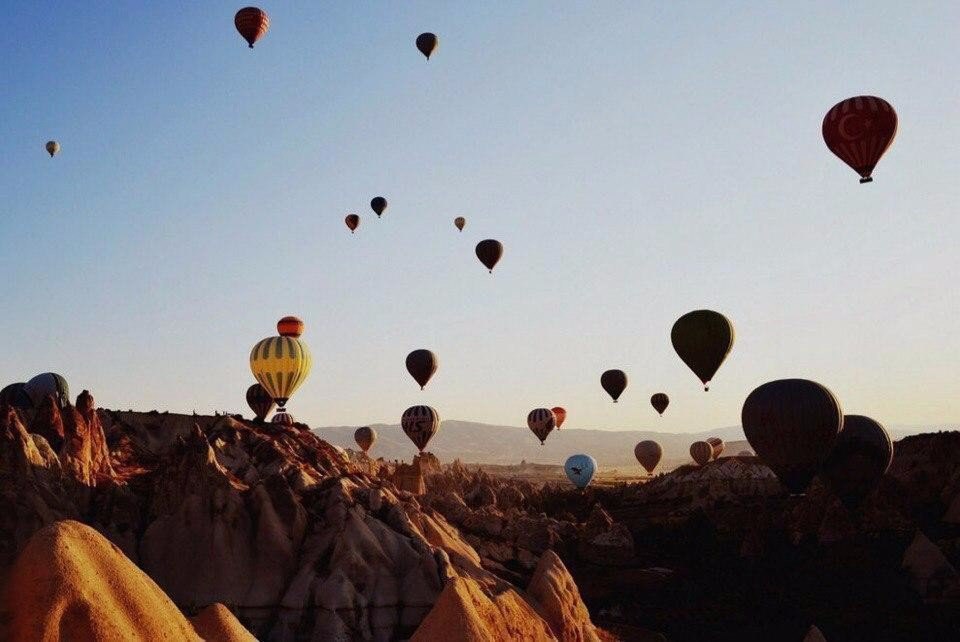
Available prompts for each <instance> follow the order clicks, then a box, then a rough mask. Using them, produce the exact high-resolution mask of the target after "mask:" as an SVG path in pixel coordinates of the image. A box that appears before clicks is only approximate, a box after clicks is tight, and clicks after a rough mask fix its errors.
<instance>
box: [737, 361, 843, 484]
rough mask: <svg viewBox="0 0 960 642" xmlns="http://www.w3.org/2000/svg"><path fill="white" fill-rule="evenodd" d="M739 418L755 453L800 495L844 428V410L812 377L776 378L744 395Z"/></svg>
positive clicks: (830, 393)
mask: <svg viewBox="0 0 960 642" xmlns="http://www.w3.org/2000/svg"><path fill="white" fill-rule="evenodd" d="M740 421H741V424H742V425H743V432H744V434H745V435H746V436H747V441H748V442H750V447H751V448H753V450H754V452H756V453H757V456H758V457H759V458H760V459H761V460H762V461H763V463H765V464H766V465H767V466H768V467H769V468H770V470H772V471H773V473H774V474H775V475H776V476H777V478H778V479H779V480H780V483H782V484H783V485H784V486H786V487H787V489H788V490H789V491H790V492H791V493H794V494H800V493H803V492H804V491H805V490H806V488H807V486H809V485H810V480H812V479H813V476H814V475H815V474H816V472H817V470H818V469H819V468H820V466H821V464H823V461H824V459H826V458H827V455H829V454H830V450H831V449H832V448H833V445H834V442H836V440H837V435H838V434H840V431H841V430H843V410H841V408H840V402H839V401H837V398H836V397H834V396H833V393H832V392H830V391H829V390H828V389H827V388H826V387H825V386H822V385H820V384H819V383H817V382H815V381H808V380H807V379H780V380H778V381H769V382H767V383H765V384H763V385H762V386H759V387H758V388H756V389H755V390H754V391H753V392H751V393H750V394H749V395H748V396H747V399H746V401H744V402H743V409H742V410H741V411H740Z"/></svg>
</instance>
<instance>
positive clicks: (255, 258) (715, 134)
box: [0, 1, 960, 431]
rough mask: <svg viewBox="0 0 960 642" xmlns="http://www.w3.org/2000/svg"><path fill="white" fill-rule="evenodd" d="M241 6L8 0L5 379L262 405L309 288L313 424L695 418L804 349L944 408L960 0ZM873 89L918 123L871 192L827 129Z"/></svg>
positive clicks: (851, 396) (0, 126)
mask: <svg viewBox="0 0 960 642" xmlns="http://www.w3.org/2000/svg"><path fill="white" fill-rule="evenodd" d="M41 5H44V6H41ZM121 5H125V6H121ZM240 6H241V5H240V4H238V3H225V2H202V3H187V2H182V3H173V2H163V3H159V2H158V3H144V2H134V3H115V2H89V1H88V2H82V3H81V2H59V3H33V2H20V3H15V4H11V5H8V6H7V7H6V9H5V11H4V21H5V28H4V37H3V39H2V40H0V60H2V61H3V65H2V71H0V149H2V153H0V195H2V200H0V271H2V273H3V282H4V288H3V303H2V306H3V314H2V315H0V335H2V336H3V337H4V341H3V358H2V359H0V381H2V382H10V381H18V380H25V379H26V378H28V377H30V376H32V375H34V374H36V373H39V372H42V371H47V370H53V371H57V372H61V373H62V374H64V375H65V376H66V377H67V378H68V379H69V381H70V383H71V386H72V388H73V391H74V393H76V392H79V391H80V390H81V389H83V388H88V389H90V390H91V391H92V392H93V393H94V395H95V397H96V398H97V400H98V402H99V403H100V404H101V405H104V406H108V407H118V408H128V407H132V408H137V409H151V408H160V409H169V410H179V411H188V412H189V411H190V410H192V409H197V410H199V411H203V412H209V411H213V410H217V409H231V410H241V409H242V410H245V404H244V401H243V392H244V390H245V389H246V387H247V385H249V384H250V383H251V382H252V376H251V374H250V372H249V368H248V365H247V358H248V354H249V349H250V347H251V346H252V345H253V343H254V342H256V341H257V340H259V339H261V338H263V337H264V336H267V335H270V334H273V333H274V332H275V326H274V324H275V322H276V320H277V319H278V318H279V317H280V316H282V315H284V314H297V315H299V316H301V317H302V318H303V319H304V320H305V321H306V323H307V333H306V334H305V336H304V339H305V340H306V341H307V342H308V343H309V345H310V346H311V348H312V350H313V353H314V358H315V364H314V369H313V373H312V375H311V376H310V378H309V380H308V381H307V382H306V384H305V385H304V386H303V388H301V390H300V391H299V393H298V394H297V395H296V396H295V397H294V399H293V400H292V401H291V403H290V409H291V412H293V413H294V414H295V415H296V416H297V417H299V418H301V419H303V420H306V421H308V422H309V423H311V424H312V425H315V426H322V425H331V424H362V423H370V422H379V421H389V422H395V421H397V420H398V419H399V416H400V414H401V412H402V411H403V410H404V409H405V408H406V407H407V406H409V405H412V404H415V403H429V404H432V405H434V406H436V407H437V408H438V410H439V411H440V413H441V415H442V416H443V417H445V418H460V419H472V420H478V421H486V422H496V423H507V424H523V422H524V421H525V417H526V413H527V411H528V410H530V409H531V408H533V407H536V406H540V405H547V406H549V405H554V404H562V405H565V406H566V407H567V409H568V411H569V413H570V415H569V420H568V421H569V425H570V427H590V428H655V429H656V428H660V429H663V430H671V431H683V430H690V431H693V430H699V429H704V428H709V427H713V426H723V425H732V424H736V423H738V422H739V412H740V406H741V403H742V401H743V399H744V398H745V397H746V395H747V394H748V393H749V391H750V390H751V389H753V388H754V387H755V386H756V385H759V384H760V383H762V382H764V381H766V380H769V379H774V378H781V377H789V376H802V377H807V378H812V379H816V380H818V381H820V382H822V383H824V384H825V385H827V386H828V387H830V388H831V389H832V390H833V391H834V392H835V393H836V394H837V395H838V397H839V398H840V399H841V402H842V403H843V405H844V409H845V410H846V411H848V412H858V413H863V414H869V415H872V416H874V417H876V418H877V419H879V420H880V421H882V422H885V423H888V424H895V423H935V422H949V421H956V420H957V419H958V418H960V371H958V363H960V332H958V331H957V327H958V323H960V321H958V313H960V294H958V292H960V288H958V287H957V277H956V269H957V266H958V260H960V259H958V250H957V247H958V243H957V242H958V236H960V234H958V233H960V223H958V221H957V203H958V202H960V180H958V178H957V172H958V163H957V158H958V153H957V150H958V149H960V118H958V116H960V91H958V80H957V79H958V78H960V63H958V60H960V55H958V53H960V47H958V45H957V25H958V24H960V6H958V5H957V4H955V3H947V2H938V3H912V2H911V3H899V2H897V3H894V2H890V3H878V2H860V3H852V2H850V3H836V2H822V3H807V2H791V3H733V2H730V3H715V2H702V3H695V2H685V3H648V4H643V3H639V2H623V3H613V2H582V3H569V2H563V3H554V2H482V3H469V4H468V3H448V2H436V3H407V2H404V3H397V2H376V3H367V2H365V3H353V2H343V3H317V2H295V3H294V2H290V3H287V2H272V3H268V4H264V5H263V8H264V9H266V10H267V11H268V12H269V13H270V15H271V18H272V24H271V29H270V32H269V33H268V34H267V35H266V37H265V38H264V39H263V40H262V41H261V43H260V44H258V45H257V47H256V49H255V50H253V51H251V50H249V49H247V47H246V44H245V43H244V42H243V41H242V40H241V39H240V37H239V36H238V35H237V33H236V32H235V30H234V27H233V14H234V12H235V11H236V9H238V8H239V7H240ZM428 30H429V31H434V32H435V33H437V34H438V35H439V36H440V47H439V50H438V51H437V53H436V54H435V55H434V57H433V59H432V60H430V61H429V62H427V61H425V60H424V58H423V57H422V56H421V55H420V54H419V53H418V52H417V51H416V49H415V48H414V46H413V41H414V38H415V37H416V35H417V34H418V33H420V32H421V31H428ZM858 94H875V95H878V96H882V97H884V98H886V99H887V100H889V101H890V102H891V103H892V104H893V105H894V107H895V108H896V110H897V112H898V114H899V117H900V133H899V135H898V137H897V140H896V142H895V143H894V145H893V147H892V148H891V149H890V150H889V152H888V153H887V155H886V157H885V158H884V159H883V160H882V161H881V163H880V165H879V167H878V168H877V170H876V171H875V173H874V176H875V179H876V180H875V182H874V183H873V184H870V185H865V186H861V185H859V184H858V182H857V177H856V175H855V174H854V172H853V171H852V170H850V169H849V168H847V167H846V166H845V165H843V164H842V163H841V162H840V161H839V160H838V159H836V158H835V157H834V156H833V155H832V154H830V153H829V151H828V150H827V149H826V148H825V146H824V144H823V141H822V139H821V136H820V122H821V119H822V117H823V115H824V113H825V112H826V111H827V109H829V107H830V106H832V105H833V104H834V103H835V102H837V101H838V100H840V99H843V98H846V97H848V96H852V95H858ZM50 138H55V139H57V140H59V141H60V142H61V144H62V146H63V151H62V152H61V154H60V156H58V157H57V158H55V159H53V160H51V159H50V158H48V157H47V155H46V154H45V153H44V151H43V144H44V142H45V141H46V140H48V139H50ZM377 194H383V195H385V196H386V197H387V198H388V199H389V201H390V208H389V209H388V211H387V213H386V214H385V215H384V218H383V219H382V220H377V219H376V218H375V217H374V216H373V214H372V212H370V211H369V209H368V202H369V200H370V198H371V197H372V196H374V195H377ZM353 211H356V212H359V213H360V214H361V216H362V217H363V221H362V224H361V227H360V229H359V230H358V233H357V234H356V235H355V236H351V235H350V234H349V233H348V232H347V230H346V228H345V226H344V224H343V217H344V215H345V214H347V213H348V212H353ZM458 215H463V216H466V217H467V220H468V223H467V228H466V230H465V231H464V233H462V234H459V233H457V232H456V230H455V229H454V227H453V224H452V219H453V218H454V217H455V216H458ZM488 237H494V238H498V239H500V240H501V241H502V242H503V243H504V245H505V246H506V252H505V255H504V258H503V260H502V262H501V264H500V265H499V266H498V267H497V269H496V270H495V272H494V274H493V275H492V276H491V275H489V274H487V272H486V270H485V269H483V268H482V267H481V266H480V264H479V262H477V260H476V258H475V257H474V255H473V246H474V244H475V243H476V242H477V241H478V240H480V239H483V238H488ZM702 307H708V308H713V309H716V310H719V311H721V312H723V313H725V314H726V315H727V316H729V317H730V318H731V319H732V320H733V322H734V324H735V326H736V328H737V343H736V345H735V347H734V349H733V352H732V354H731V356H730V358H729V359H728V360H727V363H726V364H725V365H724V367H723V368H722V369H721V371H720V373H719V374H718V376H717V378H716V379H715V381H714V385H713V387H712V389H711V392H710V393H708V394H705V393H703V392H702V391H701V390H700V387H699V384H698V381H697V379H696V378H695V377H694V375H693V374H692V373H690V372H689V371H688V370H687V369H686V367H685V366H684V365H683V364H682V363H681V362H680V360H679V359H678V358H677V357H676V356H675V354H674V353H673V350H672V348H671V346H670V341H669V331H670V326H671V324H672V323H673V321H674V319H675V318H676V317H678V316H679V315H681V314H682V313H684V312H687V311H689V310H692V309H696V308H702ZM419 347H426V348H430V349H433V350H434V351H436V352H437V353H438V354H439V355H440V359H441V367H440V371H439V372H438V373H437V375H436V377H435V379H434V381H433V382H431V384H430V385H429V386H428V388H427V391H425V392H423V393H421V392H420V391H419V390H418V389H417V386H416V385H415V384H414V382H413V381H412V379H410V378H409V377H408V375H407V374H406V371H405V370H404V365H403V360H404V357H405V355H406V353H407V352H408V351H409V350H411V349H414V348H419ZM612 367H620V368H623V369H624V370H626V371H627V372H628V374H629V375H630V378H631V383H630V387H629V388H628V389H627V391H626V393H624V396H623V397H622V399H621V403H619V404H617V405H613V404H612V403H610V401H609V398H608V397H606V395H605V394H604V393H603V391H602V390H601V389H600V385H599V376H600V373H601V372H602V371H603V370H604V369H606V368H612ZM661 390H662V391H665V392H667V393H668V394H669V395H670V397H671V399H672V404H671V406H670V408H669V409H668V411H667V414H666V415H665V416H664V417H663V418H662V419H658V418H657V417H656V414H655V413H654V411H653V410H652V409H651V408H650V406H649V404H648V399H649V397H650V394H651V393H653V392H656V391H661Z"/></svg>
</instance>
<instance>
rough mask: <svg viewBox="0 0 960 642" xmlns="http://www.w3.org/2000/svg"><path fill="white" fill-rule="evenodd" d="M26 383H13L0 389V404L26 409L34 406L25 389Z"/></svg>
mask: <svg viewBox="0 0 960 642" xmlns="http://www.w3.org/2000/svg"><path fill="white" fill-rule="evenodd" d="M26 386H27V384H25V383H11V384H10V385H9V386H6V387H4V389H3V390H0V406H12V407H14V408H20V409H22V410H26V409H27V408H32V407H33V402H32V401H31V400H30V396H29V395H27V392H26V390H25V388H26Z"/></svg>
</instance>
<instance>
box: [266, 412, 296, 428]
mask: <svg viewBox="0 0 960 642" xmlns="http://www.w3.org/2000/svg"><path fill="white" fill-rule="evenodd" d="M270 423H272V424H279V425H281V426H292V425H293V424H295V423H297V420H296V419H294V418H293V415H291V414H290V413H289V412H286V411H284V410H280V411H278V412H277V413H276V414H274V415H273V418H272V419H271V420H270Z"/></svg>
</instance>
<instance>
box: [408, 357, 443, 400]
mask: <svg viewBox="0 0 960 642" xmlns="http://www.w3.org/2000/svg"><path fill="white" fill-rule="evenodd" d="M439 366H440V362H439V360H438V359H437V355H435V354H434V353H433V352H431V351H430V350H425V349H423V348H420V349H419V350H414V351H413V352H411V353H410V354H408V355H407V372H409V373H410V376H411V377H413V379H414V381H416V382H417V383H418V384H420V390H423V388H424V386H426V385H427V382H429V381H430V378H431V377H433V374H434V373H435V372H436V371H437V368H438V367H439Z"/></svg>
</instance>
